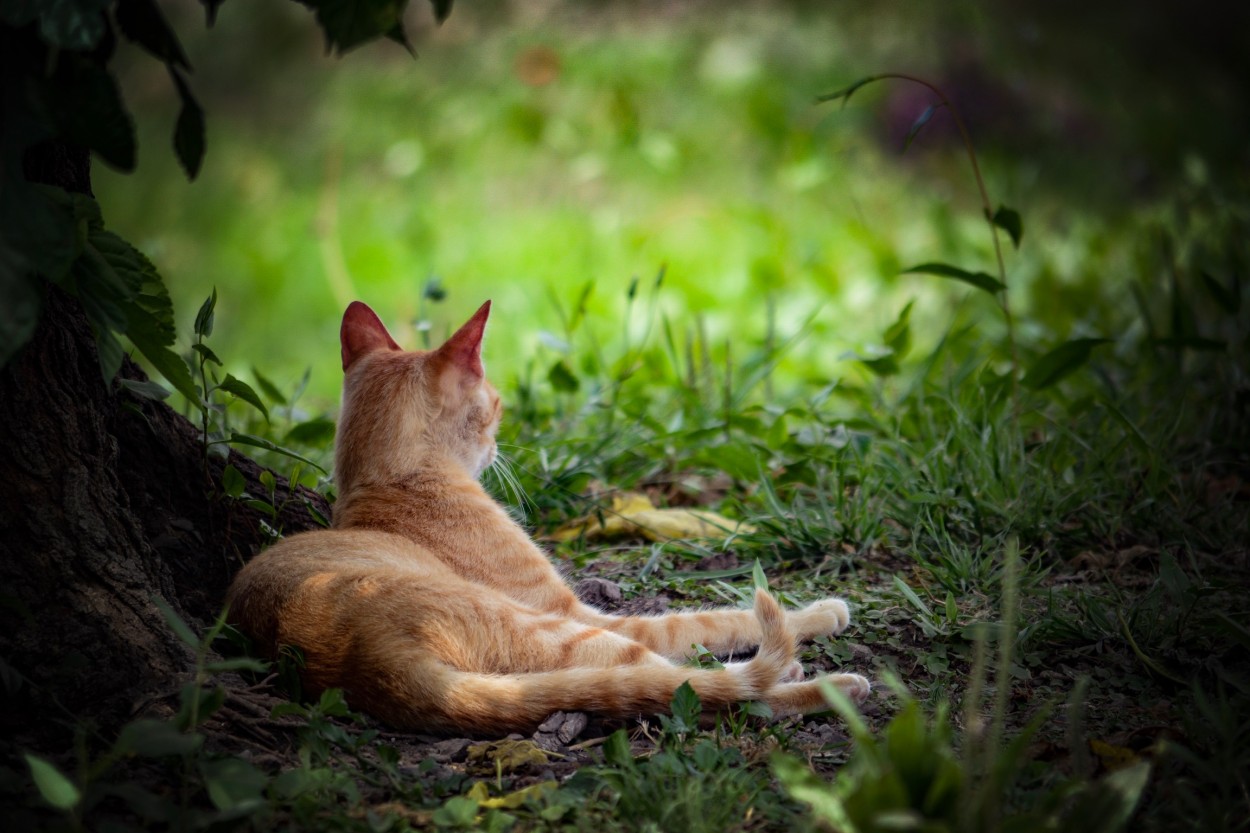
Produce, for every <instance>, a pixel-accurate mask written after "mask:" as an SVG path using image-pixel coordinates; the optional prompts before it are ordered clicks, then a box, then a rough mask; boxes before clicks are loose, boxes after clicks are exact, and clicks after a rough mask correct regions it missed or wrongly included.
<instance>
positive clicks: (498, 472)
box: [486, 449, 537, 510]
mask: <svg viewBox="0 0 1250 833" xmlns="http://www.w3.org/2000/svg"><path fill="white" fill-rule="evenodd" d="M486 471H487V472H490V474H491V476H492V477H494V478H495V480H496V482H497V483H498V484H499V487H500V488H501V490H502V491H503V492H504V493H505V494H507V495H508V496H509V497H510V498H511V499H512V501H513V502H514V503H517V504H519V505H520V506H521V507H522V508H523V509H525V510H530V509H536V508H537V505H536V504H535V503H534V501H532V500H531V499H530V496H529V495H528V494H526V493H525V487H523V486H522V485H521V480H520V478H518V477H517V476H516V472H514V471H513V463H512V460H511V459H510V458H509V457H508V455H506V454H505V453H504V452H503V450H502V449H497V450H496V453H495V459H494V460H493V461H491V464H490V465H489V466H487V467H486Z"/></svg>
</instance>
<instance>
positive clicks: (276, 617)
mask: <svg viewBox="0 0 1250 833" xmlns="http://www.w3.org/2000/svg"><path fill="white" fill-rule="evenodd" d="M449 580H450V581H454V580H455V576H454V574H452V573H450V571H449V570H448V569H447V568H446V567H445V566H443V565H442V563H441V562H439V560H438V559H437V558H435V557H433V556H432V555H430V554H429V552H428V551H426V550H425V549H424V548H422V547H421V546H419V545H418V544H415V543H413V542H412V541H410V540H409V539H407V538H404V537H401V536H399V535H394V534H392V533H389V532H381V531H377V530H355V529H353V530H334V529H327V530H319V531H314V532H304V533H300V534H298V535H292V536H290V537H289V538H284V539H282V540H281V541H279V542H278V543H276V544H274V545H273V546H272V547H270V548H269V549H267V550H265V551H264V552H262V553H261V554H260V555H258V556H256V557H255V558H253V559H252V560H251V561H250V562H248V563H247V564H246V565H245V566H244V567H243V569H242V570H240V571H239V574H238V575H237V576H236V577H235V579H234V581H233V582H232V583H231V585H230V590H229V593H228V594H227V604H228V605H229V619H230V621H231V623H232V624H234V625H236V626H237V627H239V628H240V629H241V630H242V631H243V632H244V633H247V634H249V635H250V636H251V637H252V639H254V640H255V641H256V643H257V646H256V647H257V648H258V649H259V650H261V651H262V652H263V653H266V654H269V655H273V654H274V653H276V651H277V649H278V646H279V645H283V644H293V645H301V646H307V645H311V644H326V643H331V642H334V641H336V640H338V641H342V640H349V639H350V638H351V637H352V636H353V634H354V632H355V631H357V630H358V629H359V626H360V625H361V624H362V620H363V618H364V617H366V616H367V615H368V609H369V607H370V603H371V600H377V599H378V598H379V597H385V596H391V595H392V594H394V593H395V592H396V591H397V590H402V591H403V592H409V593H414V592H419V593H421V594H422V595H424V594H426V593H429V592H437V589H438V588H439V587H440V586H441V585H443V584H445V583H446V582H448V581H449Z"/></svg>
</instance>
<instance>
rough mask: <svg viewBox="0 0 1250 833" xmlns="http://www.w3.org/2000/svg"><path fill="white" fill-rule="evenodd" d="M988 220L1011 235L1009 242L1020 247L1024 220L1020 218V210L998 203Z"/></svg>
mask: <svg viewBox="0 0 1250 833" xmlns="http://www.w3.org/2000/svg"><path fill="white" fill-rule="evenodd" d="M990 222H992V223H993V224H994V225H996V226H998V227H999V228H1000V229H1002V230H1003V231H1005V232H1007V234H1008V235H1010V236H1011V244H1012V245H1013V246H1015V247H1016V248H1017V249H1018V248H1020V240H1021V239H1022V238H1023V237H1024V221H1023V220H1021V219H1020V212H1018V211H1016V210H1014V209H1011V208H1008V207H1007V206H1005V205H1000V206H999V207H998V210H997V211H995V212H994V216H993V217H991V218H990Z"/></svg>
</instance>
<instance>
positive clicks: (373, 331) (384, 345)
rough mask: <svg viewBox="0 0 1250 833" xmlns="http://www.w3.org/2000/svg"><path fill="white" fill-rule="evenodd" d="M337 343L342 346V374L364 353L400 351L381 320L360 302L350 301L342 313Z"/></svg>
mask: <svg viewBox="0 0 1250 833" xmlns="http://www.w3.org/2000/svg"><path fill="white" fill-rule="evenodd" d="M339 343H340V344H341V345H342V354H343V370H344V372H346V370H347V368H349V367H351V366H352V365H353V364H355V362H356V360H357V359H359V358H360V357H361V356H363V355H364V354H366V353H372V352H373V351H374V350H382V349H387V350H399V349H401V348H400V346H399V345H398V344H396V343H395V339H393V338H391V334H390V333H388V332H387V331H386V325H384V324H383V323H382V319H380V318H378V316H377V313H375V312H374V311H373V310H371V309H369V306H368V305H367V304H365V303H363V302H361V301H352V302H351V304H349V305H348V307H347V311H346V312H344V313H343V325H342V326H341V327H340V328H339Z"/></svg>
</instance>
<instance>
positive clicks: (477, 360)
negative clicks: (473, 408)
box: [437, 301, 490, 382]
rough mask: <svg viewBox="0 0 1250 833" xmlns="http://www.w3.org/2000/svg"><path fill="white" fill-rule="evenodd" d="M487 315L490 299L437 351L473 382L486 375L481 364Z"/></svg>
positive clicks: (488, 313) (488, 315)
mask: <svg viewBox="0 0 1250 833" xmlns="http://www.w3.org/2000/svg"><path fill="white" fill-rule="evenodd" d="M489 317H490V301H487V302H486V303H484V304H482V306H481V307H479V308H478V311H477V312H475V313H473V317H472V318H470V319H469V320H468V321H466V322H465V324H464V326H463V327H461V328H460V329H458V330H456V332H455V333H454V334H452V337H451V338H449V339H447V342H446V343H445V344H443V346H442V347H440V348H438V351H437V352H438V354H439V356H440V357H442V358H443V360H444V361H446V362H447V363H448V364H449V365H451V366H452V367H455V368H457V369H458V370H459V371H460V372H461V373H463V374H464V375H465V376H467V377H468V378H469V379H470V380H471V381H473V382H480V381H481V380H482V378H483V377H484V376H485V375H486V368H485V367H483V366H482V335H483V333H485V332H486V319H487V318H489Z"/></svg>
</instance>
